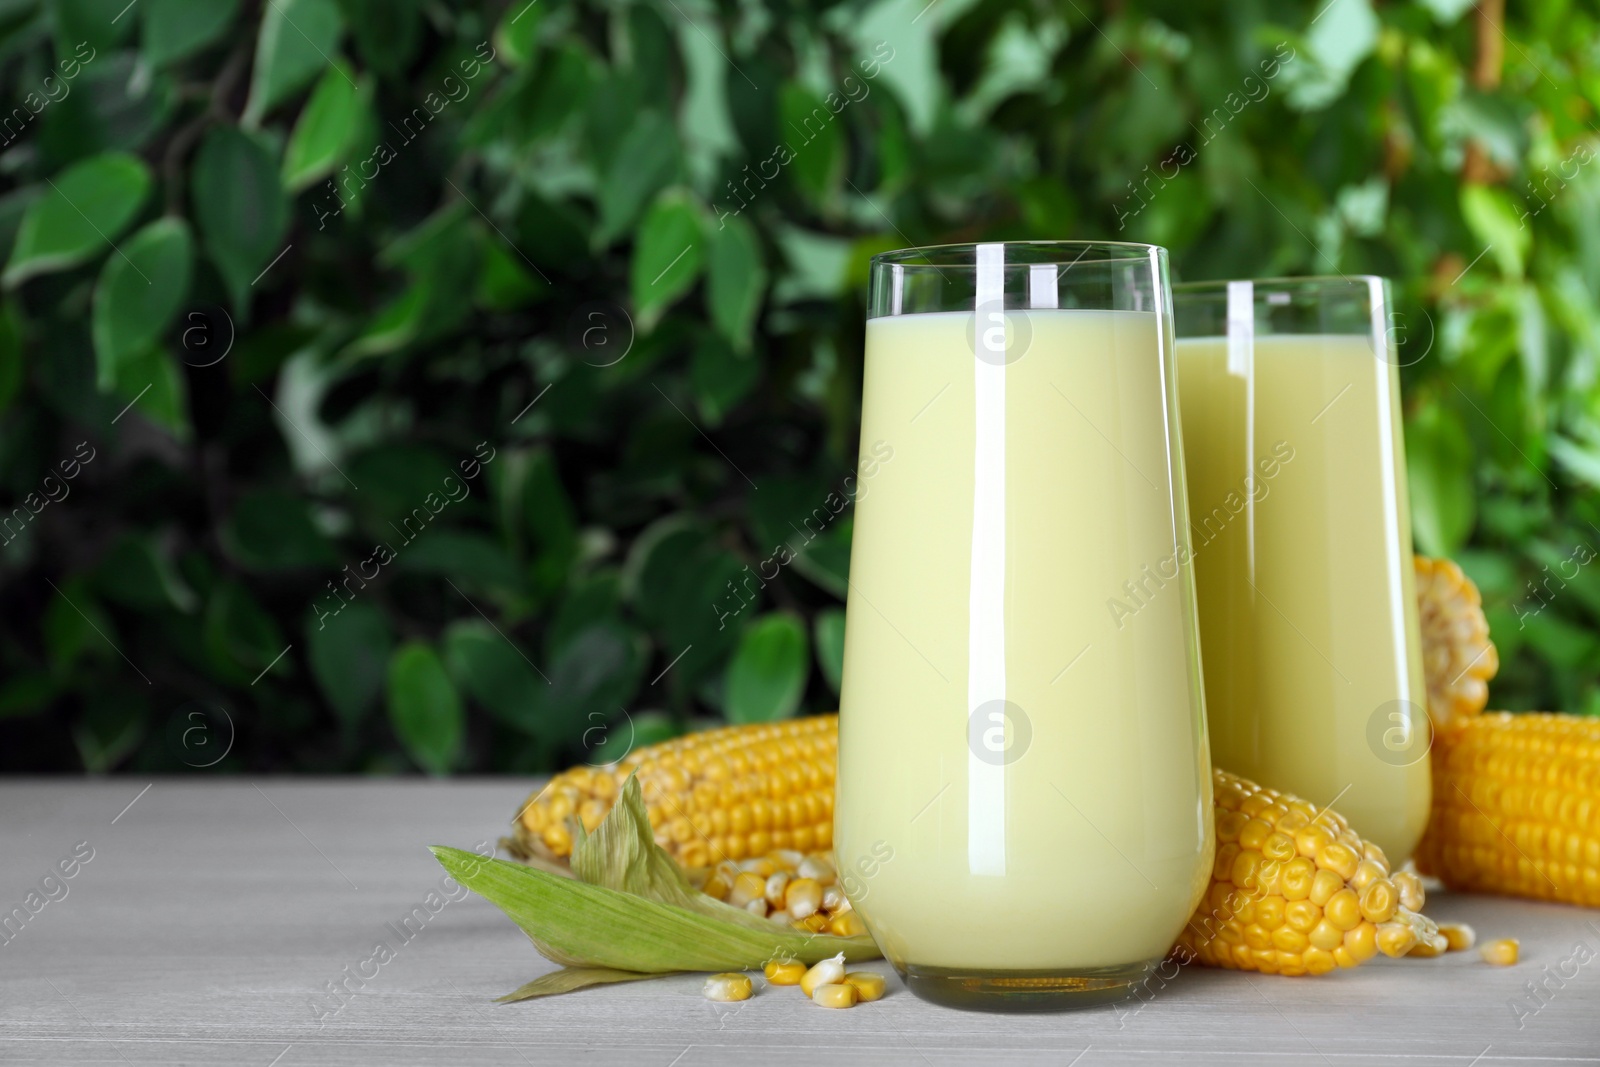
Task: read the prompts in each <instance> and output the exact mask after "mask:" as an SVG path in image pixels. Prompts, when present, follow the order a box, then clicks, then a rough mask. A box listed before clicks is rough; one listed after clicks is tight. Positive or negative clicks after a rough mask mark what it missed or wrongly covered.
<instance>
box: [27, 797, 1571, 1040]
mask: <svg viewBox="0 0 1600 1067" xmlns="http://www.w3.org/2000/svg"><path fill="white" fill-rule="evenodd" d="M530 785H531V783H528V782H524V781H517V780H496V781H485V780H472V781H454V782H440V783H433V782H424V781H419V780H406V781H393V780H391V781H328V780H306V779H263V780H260V781H256V782H254V783H251V782H248V781H232V782H226V783H218V782H214V781H213V782H197V781H195V780H193V779H189V780H181V781H178V780H164V779H163V780H157V781H155V782H154V783H153V784H150V783H148V782H147V780H143V779H138V780H135V779H126V778H124V779H112V780H99V781H93V782H85V781H66V780H39V781H18V780H11V781H7V782H4V783H0V918H3V917H4V915H6V914H9V913H10V912H11V911H12V909H14V908H18V907H21V908H23V910H24V912H25V913H26V912H27V908H26V904H27V903H29V902H30V898H29V896H28V894H29V893H30V892H39V890H40V884H41V880H42V879H44V878H45V877H46V876H47V875H50V874H51V873H52V872H56V880H53V881H50V882H47V883H45V885H44V889H45V890H48V894H47V893H45V892H39V895H38V896H37V897H34V898H32V900H31V902H32V904H33V905H34V907H35V908H37V914H32V915H31V916H30V917H29V918H28V919H27V920H26V922H20V921H19V920H17V919H15V918H13V919H12V927H13V929H14V928H15V927H16V926H18V925H19V922H20V926H21V929H20V932H16V933H14V934H10V932H9V931H7V933H8V934H9V936H10V940H9V941H3V938H0V942H3V943H0V1063H5V1064H32V1063H81V1064H123V1065H131V1064H177V1063H183V1064H202V1063H204V1064H210V1063H217V1064H243V1065H257V1067H270V1065H278V1067H296V1065H300V1064H311V1063H325V1064H397V1065H398V1064H440V1063H463V1064H506V1065H511V1067H516V1065H534V1064H538V1065H544V1064H564V1063H584V1064H622V1065H628V1067H633V1065H643V1067H673V1065H677V1067H690V1065H692V1064H701V1063H713V1064H722V1063H729V1064H732V1063H741V1064H743V1063H749V1064H761V1065H764V1067H765V1065H774V1064H804V1065H807V1067H810V1065H814V1064H854V1063H861V1064H877V1063H884V1062H893V1063H910V1064H926V1065H928V1067H943V1065H946V1064H960V1063H970V1062H974V1061H978V1060H982V1061H987V1062H994V1063H1001V1064H1052V1065H1058V1067H1066V1065H1068V1064H1073V1063H1077V1064H1080V1065H1082V1067H1094V1065H1099V1064H1127V1063H1147V1062H1151V1061H1155V1060H1163V1059H1171V1060H1172V1061H1173V1062H1182V1063H1186V1064H1187V1063H1194V1064H1218V1065H1224V1064H1225V1065H1229V1067H1233V1065H1239V1064H1244V1065H1255V1064H1276V1063H1297V1064H1328V1065H1330V1067H1331V1065H1341V1067H1342V1065H1345V1064H1379V1063H1394V1064H1407V1065H1418V1067H1420V1065H1425V1064H1452V1063H1453V1064H1460V1065H1462V1067H1466V1065H1469V1064H1479V1065H1487V1064H1498V1063H1511V1062H1514V1063H1526V1064H1575V1063H1600V911H1584V910H1580V909H1575V908H1567V907H1561V906H1556V905H1544V904H1534V903H1524V902H1518V901H1506V900H1494V899H1489V898H1477V897H1462V896H1448V895H1442V894H1440V895H1436V896H1435V897H1433V898H1432V899H1430V901H1429V911H1430V913H1431V914H1433V915H1434V916H1435V917H1436V918H1438V919H1440V920H1464V921H1467V922H1470V923H1472V924H1473V925H1474V926H1476V927H1477V929H1478V932H1479V935H1480V937H1485V936H1487V937H1495V936H1516V937H1519V938H1521V939H1522V946H1523V947H1522V960H1523V962H1522V963H1521V964H1520V965H1518V966H1516V967H1512V968H1507V969H1501V968H1494V967H1490V966H1488V965H1486V964H1483V963H1481V962H1480V961H1479V960H1478V955H1477V953H1476V952H1470V953H1459V954H1453V955H1450V956H1446V957H1444V958H1441V959H1436V960H1403V961H1395V960H1385V959H1379V960H1376V961H1374V962H1373V963H1371V964H1369V965H1367V966H1365V967H1362V968H1361V969H1360V970H1358V971H1353V972H1347V973H1342V974H1335V975H1331V976H1328V977H1326V978H1319V979H1312V978H1300V979H1288V978H1277V977H1266V976H1260V975H1242V974H1235V973H1231V972H1223V971H1208V970H1201V969H1191V970H1188V971H1186V972H1185V973H1184V974H1182V975H1181V976H1180V977H1179V978H1178V979H1177V980H1176V981H1175V982H1173V983H1172V984H1171V985H1169V986H1168V987H1167V988H1165V989H1163V990H1162V991H1160V992H1159V993H1158V994H1157V995H1155V997H1154V998H1153V1000H1152V1001H1151V1002H1150V1003H1148V1004H1141V1005H1126V1006H1124V1007H1122V1008H1120V1009H1117V1008H1104V1009H1094V1010H1089V1011H1083V1012H1077V1013H1072V1014H1065V1015H1044V1016H1014V1015H1010V1016H1008V1015H983V1014H975V1013H969V1012H957V1011H950V1010H945V1009H941V1008H937V1007H933V1006H931V1005H929V1004H926V1003H923V1002H921V1001H919V1000H917V999H915V998H913V997H912V996H911V995H910V994H908V993H906V992H905V991H904V990H903V989H901V988H900V986H899V984H898V982H896V981H895V980H894V979H893V977H892V972H890V970H889V968H888V966H887V965H885V964H881V963H879V964H873V965H872V966H874V967H877V968H878V969H880V970H882V971H884V972H885V973H889V974H891V978H890V995H889V996H888V997H887V998H886V999H885V1000H883V1001H881V1002H878V1003H876V1004H870V1005H864V1006H862V1007H859V1008H856V1009H854V1010H851V1011H843V1012H840V1011H827V1010H824V1009H821V1008H817V1007H814V1006H813V1005H811V1004H809V1003H808V1002H806V1001H805V1000H803V999H802V998H801V996H800V995H799V994H798V993H796V992H794V991H793V990H789V989H781V990H780V989H768V990H765V991H760V990H759V988H758V992H757V994H756V996H755V997H754V998H753V999H751V1000H749V1001H746V1002H744V1003H743V1004H735V1005H716V1004H712V1003H710V1002H708V1001H706V1000H704V999H702V998H701V996H700V993H699V989H700V980H699V979H698V978H694V977H687V976H686V977H680V978H670V979H662V980H656V981H649V982H640V983H636V984H629V985H622V986H612V987H606V988H600V989H593V990H586V991H583V992H579V993H574V994H569V995H567V996H563V997H556V998H552V999H548V1000H538V1001H531V1002H527V1003H522V1004H510V1005H500V1004H495V1003H493V1002H492V1000H493V998H494V997H495V996H498V995H499V994H502V993H505V992H507V991H509V990H511V989H514V988H516V987H517V986H518V985H521V984H522V983H523V982H524V981H526V980H528V979H529V978H532V977H534V976H535V975H537V974H540V973H542V972H543V971H545V970H547V969H549V968H550V966H551V965H550V964H549V963H547V962H546V961H545V960H543V959H542V958H541V957H540V956H538V955H537V954H536V953H535V952H534V950H533V948H532V946H531V945H530V944H529V943H528V942H527V940H526V939H525V938H524V937H523V936H522V934H521V933H519V932H518V931H517V930H516V928H515V927H513V926H512V925H511V923H510V921H509V920H507V919H506V918H505V917H504V916H502V915H501V914H500V912H499V911H497V910H496V909H495V908H494V907H493V906H492V905H490V904H488V903H486V902H485V901H483V900H480V899H479V898H477V897H475V896H473V897H468V898H466V899H459V900H453V901H451V900H444V898H443V894H442V891H441V883H440V877H441V875H442V873H443V872H442V870H441V869H440V868H439V867H438V866H437V864H435V862H434V860H433V858H432V857H431V856H430V855H429V854H428V853H427V852H426V851H425V849H424V846H425V845H428V844H451V845H457V846H460V847H463V848H472V847H474V846H475V845H477V844H479V843H480V842H484V841H493V839H494V838H495V837H497V836H498V835H499V834H500V833H501V832H502V830H503V829H504V828H505V825H506V820H507V819H508V818H509V816H510V814H511V812H513V811H514V810H515V809H516V807H517V805H518V804H519V803H520V802H521V801H522V799H523V798H524V797H525V796H526V795H527V793H528V791H529V788H530ZM136 798H137V799H136ZM130 801H132V802H133V803H132V805H131V806H129V805H130ZM80 842H87V845H86V846H84V847H83V848H79V849H78V854H79V856H80V857H81V856H83V855H87V854H88V853H87V850H88V849H92V850H93V855H92V858H91V859H88V860H87V862H78V863H77V864H76V866H74V864H73V860H74V848H75V847H76V846H78V845H79V843H80ZM63 860H66V861H67V867H68V868H69V869H71V870H73V872H74V873H73V876H72V877H71V878H69V879H60V877H59V870H58V864H59V863H60V862H61V861H63ZM63 890H64V891H65V895H62V893H63ZM430 892H431V893H437V894H440V896H439V897H437V898H436V903H437V902H442V903H438V904H437V914H433V915H427V909H426V907H424V910H423V914H424V915H427V921H426V922H425V923H424V922H421V921H419V920H417V919H415V918H414V919H413V920H412V923H411V928H410V929H406V928H404V927H402V919H404V918H405V917H406V916H407V915H408V914H412V913H413V909H415V908H418V907H419V906H424V905H425V903H426V901H427V898H428V895H429V893H430ZM48 895H54V896H55V897H57V898H58V899H55V900H48ZM41 902H43V903H41ZM379 943H384V944H386V945H387V946H388V949H389V952H390V953H392V958H388V959H387V960H384V959H383V955H384V954H382V953H375V949H376V946H377V945H378V944H379ZM1580 943H1582V944H1583V945H1585V946H1586V949H1587V951H1586V952H1585V953H1581V954H1580V955H1582V956H1587V954H1588V953H1590V952H1592V953H1594V954H1595V958H1594V959H1592V960H1590V961H1589V962H1587V963H1583V964H1579V963H1577V962H1576V961H1575V960H1573V951H1574V947H1575V946H1576V945H1578V944H1580ZM1564 960H1567V961H1569V962H1568V963H1567V964H1566V965H1565V966H1564V967H1563V961H1564ZM1546 967H1549V968H1550V970H1549V971H1546V970H1545V969H1544V968H1546ZM1574 971H1575V972H1576V973H1574ZM1563 972H1564V973H1565V975H1566V976H1567V977H1565V978H1561V977H1559V976H1560V975H1561V974H1562V973H1563ZM1549 975H1555V976H1557V977H1554V978H1550V979H1549V980H1548V982H1547V988H1548V990H1549V992H1548V993H1547V994H1546V996H1545V1000H1544V1006H1543V1007H1542V1008H1540V1009H1539V1010H1538V1011H1537V1013H1532V1012H1533V1008H1534V1007H1535V1005H1536V1002H1535V1001H1533V1000H1531V999H1530V998H1529V995H1528V993H1527V990H1526V988H1525V983H1528V982H1530V981H1532V982H1538V981H1540V980H1541V979H1545V978H1546V977H1547V976H1549ZM339 982H344V983H345V985H346V988H347V989H348V990H350V991H349V992H346V993H344V994H342V996H341V998H339V999H335V998H334V997H333V996H332V995H331V994H330V993H329V987H330V985H331V984H337V983H339ZM1558 983H1559V984H1558ZM757 984H758V987H759V985H760V983H759V982H758V983H757ZM1514 1004H1521V1005H1523V1006H1524V1007H1525V1009H1526V1011H1527V1013H1525V1014H1524V1015H1523V1017H1522V1018H1521V1019H1520V1022H1521V1026H1520V1028H1519V1025H1518V1022H1519V1020H1518V1017H1517V1013H1516V1012H1514V1010H1513V1008H1512V1005H1514Z"/></svg>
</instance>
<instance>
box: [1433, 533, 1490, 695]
mask: <svg viewBox="0 0 1600 1067" xmlns="http://www.w3.org/2000/svg"><path fill="white" fill-rule="evenodd" d="M1415 565H1416V572H1417V619H1418V622H1419V623H1420V624H1421V628H1422V663H1423V670H1422V673H1423V676H1424V677H1425V678H1426V679H1427V683H1428V712H1429V714H1430V715H1431V716H1432V718H1433V721H1434V723H1435V725H1438V726H1444V725H1447V724H1449V723H1452V722H1455V721H1456V720H1458V719H1461V718H1465V717H1467V716H1471V715H1476V714H1477V713H1478V712H1480V711H1482V710H1483V708H1484V705H1485V704H1487V703H1488V701H1489V679H1491V678H1493V677H1494V676H1495V672H1497V671H1498V670H1499V669H1500V654H1499V653H1498V652H1497V651H1496V650H1495V647H1494V642H1492V641H1490V640H1489V621H1488V620H1487V619H1485V618H1484V615H1483V598H1482V597H1480V596H1479V595H1478V587H1477V586H1475V585H1473V584H1472V580H1471V579H1470V578H1468V577H1467V576H1466V575H1465V574H1463V573H1461V568H1460V567H1458V566H1456V565H1455V564H1454V563H1452V562H1450V561H1449V560H1447V559H1428V558H1427V557H1426V556H1417V557H1416V560H1415Z"/></svg>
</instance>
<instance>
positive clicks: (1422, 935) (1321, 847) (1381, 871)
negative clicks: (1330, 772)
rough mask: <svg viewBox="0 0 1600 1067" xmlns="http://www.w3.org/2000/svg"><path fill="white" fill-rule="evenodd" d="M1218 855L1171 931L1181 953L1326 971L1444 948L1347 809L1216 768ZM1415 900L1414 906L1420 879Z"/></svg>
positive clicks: (1272, 968)
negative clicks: (1207, 880)
mask: <svg viewBox="0 0 1600 1067" xmlns="http://www.w3.org/2000/svg"><path fill="white" fill-rule="evenodd" d="M1213 779H1214V781H1213V792H1214V794H1215V796H1216V820H1217V858H1216V865H1215V867H1214V868H1213V870H1212V881H1211V888H1210V889H1209V890H1208V891H1207V893H1206V896H1205V898H1204V899H1203V900H1202V901H1201V902H1200V906H1199V907H1198V908H1197V909H1196V910H1195V914H1194V917H1193V918H1192V919H1190V920H1189V924H1188V926H1186V927H1184V930H1183V933H1182V934H1180V935H1179V937H1178V947H1177V949H1176V950H1175V951H1176V953H1177V955H1178V957H1179V958H1180V959H1183V960H1185V961H1186V960H1187V959H1194V960H1197V961H1198V962H1200V963H1205V964H1210V965H1211V966H1213V967H1228V968H1233V969H1236V970H1245V971H1261V972H1263V973H1265V974H1285V975H1301V974H1326V973H1328V972H1329V971H1331V970H1333V969H1334V968H1336V967H1356V966H1359V965H1360V964H1362V963H1365V962H1366V961H1367V960H1369V959H1371V958H1372V957H1373V956H1374V955H1376V954H1377V953H1379V952H1382V953H1383V954H1384V955H1385V956H1403V955H1405V954H1406V953H1407V952H1409V951H1410V950H1411V949H1412V948H1415V947H1416V946H1418V945H1419V944H1420V945H1425V946H1427V947H1429V948H1436V949H1438V950H1439V951H1443V949H1444V947H1445V941H1444V938H1443V937H1441V936H1440V935H1439V932H1438V929H1437V928H1436V927H1435V926H1434V925H1433V922H1432V921H1431V920H1430V919H1428V918H1427V917H1425V916H1423V915H1421V914H1420V913H1419V912H1417V911H1414V910H1412V909H1410V908H1408V907H1406V906H1405V902H1402V899H1401V897H1402V895H1403V894H1402V889H1401V887H1400V886H1398V885H1396V883H1395V881H1393V880H1391V879H1390V877H1389V862H1388V860H1387V859H1385V858H1384V855H1383V852H1382V851H1381V850H1380V849H1379V848H1378V846H1377V845H1373V844H1370V843H1368V842H1366V841H1363V840H1362V839H1361V837H1360V836H1359V835H1358V834H1356V832H1355V831H1354V830H1352V829H1351V828H1350V824H1349V823H1348V822H1346V821H1345V819H1344V816H1342V815H1339V814H1338V813H1336V812H1333V811H1329V810H1327V809H1322V810H1321V811H1318V809H1317V808H1316V807H1314V806H1313V805H1312V804H1310V803H1309V802H1307V801H1304V800H1300V799H1298V798H1296V797H1292V796H1288V795H1286V794H1283V793H1278V792H1276V791H1274V790H1271V789H1263V788H1262V787H1260V786H1257V785H1255V784H1253V783H1251V782H1248V781H1246V780H1244V779H1243V778H1239V777H1236V776H1234V775H1231V774H1229V773H1228V772H1226V771H1221V770H1218V771H1214V772H1213ZM1412 889H1415V891H1416V892H1417V894H1418V896H1417V899H1416V900H1415V903H1416V905H1417V907H1418V908H1420V907H1421V905H1422V901H1421V898H1420V887H1407V890H1408V891H1407V892H1406V893H1405V894H1404V895H1410V891H1411V890H1412Z"/></svg>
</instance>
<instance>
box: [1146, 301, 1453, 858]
mask: <svg viewBox="0 0 1600 1067" xmlns="http://www.w3.org/2000/svg"><path fill="white" fill-rule="evenodd" d="M1173 299H1174V304H1175V306H1176V311H1177V331H1178V383H1179V396H1180V398H1181V400H1182V413H1183V451H1184V459H1185V463H1186V466H1187V469H1188V479H1189V521H1190V523H1191V530H1190V539H1191V544H1192V548H1193V551H1194V556H1195V576H1196V581H1197V583H1198V589H1199V594H1200V595H1199V602H1200V635H1201V647H1202V649H1203V650H1204V652H1205V681H1206V707H1207V708H1208V709H1209V713H1210V725H1211V751H1212V756H1213V758H1214V759H1215V760H1216V763H1217V766H1219V767H1221V768H1223V769H1224V770H1229V771H1233V772H1234V773H1235V774H1241V775H1244V776H1245V777H1247V778H1251V779H1254V780H1255V781H1257V782H1260V783H1261V784H1262V785H1267V786H1271V787H1272V788H1274V789H1283V790H1288V791H1290V792H1293V793H1297V794H1299V795H1300V796H1302V797H1304V798H1306V799H1307V800H1309V801H1311V802H1312V803H1314V804H1317V805H1329V806H1331V807H1333V808H1334V809H1335V810H1336V811H1338V812H1339V813H1340V814H1342V815H1344V816H1345V817H1346V818H1348V819H1349V820H1350V822H1351V824H1352V825H1353V826H1354V828H1355V829H1356V830H1357V831H1358V832H1360V834H1361V835H1362V836H1363V837H1366V838H1368V839H1369V840H1371V841H1374V842H1375V843H1377V845H1378V846H1379V847H1380V848H1382V849H1383V851H1384V853H1385V855H1386V856H1387V857H1388V859H1389V861H1390V862H1391V863H1393V864H1399V863H1402V862H1404V861H1405V859H1406V857H1408V856H1409V855H1410V854H1411V851H1412V849H1413V848H1414V847H1415V846H1416V844H1417V841H1418V840H1419V839H1420V837H1421V836H1422V829H1423V826H1424V824H1425V823H1426V822H1427V818H1428V800H1429V794H1428V790H1429V774H1428V759H1427V753H1428V745H1429V743H1430V741H1431V736H1432V735H1431V733H1430V732H1429V726H1428V715H1427V712H1426V710H1425V707H1426V692H1425V688H1424V680H1423V675H1422V669H1421V651H1420V645H1419V642H1418V630H1417V601H1416V595H1415V592H1414V590H1413V580H1412V563H1411V516H1410V508H1409V503H1408V497H1407V492H1406V470H1405V445H1404V441H1403V440H1402V437H1401V428H1400V389H1399V363H1400V357H1399V355H1398V353H1397V347H1396V345H1395V344H1394V341H1395V334H1394V331H1393V330H1392V329H1391V323H1390V301H1389V288H1388V283H1387V282H1386V281H1385V280H1384V279H1382V278H1374V277H1364V276H1353V277H1330V278H1291V279H1270V280H1261V281H1230V282H1207V283H1200V284H1195V285H1180V286H1177V287H1176V288H1175V291H1174V298H1173ZM1407 347H1408V349H1412V350H1414V349H1417V348H1419V347H1420V346H1418V345H1410V346H1407Z"/></svg>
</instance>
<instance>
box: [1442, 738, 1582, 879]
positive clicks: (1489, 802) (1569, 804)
mask: <svg viewBox="0 0 1600 1067" xmlns="http://www.w3.org/2000/svg"><path fill="white" fill-rule="evenodd" d="M1416 859H1417V866H1418V868H1419V869H1420V870H1422V872H1423V873H1425V874H1432V875H1434V876H1436V877H1438V878H1439V879H1440V880H1441V881H1443V882H1444V883H1445V884H1446V885H1448V886H1450V887H1452V888H1455V889H1464V890H1470V891H1474V892H1480V893H1502V894H1506V895H1508V896H1518V897H1534V898H1539V899H1544V900H1559V901H1564V902H1566V903H1568V904H1582V905H1586V906H1588V907H1600V719H1591V718H1583V717H1579V716H1576V715H1559V714H1545V713H1533V712H1524V713H1519V714H1515V715H1513V714H1510V713H1507V712H1493V713H1489V714H1484V715H1477V716H1474V717H1472V718H1470V719H1467V720H1464V721H1462V722H1460V723H1457V724H1455V725H1453V726H1450V727H1447V728H1445V729H1442V730H1440V731H1439V735H1438V737H1437V739H1436V740H1435V742H1434V749H1433V813H1432V815H1431V816H1430V817H1429V820H1428V830H1427V832H1426V833H1425V834H1424V835H1423V838H1422V843H1421V844H1420V845H1418V846H1417V856H1416Z"/></svg>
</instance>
